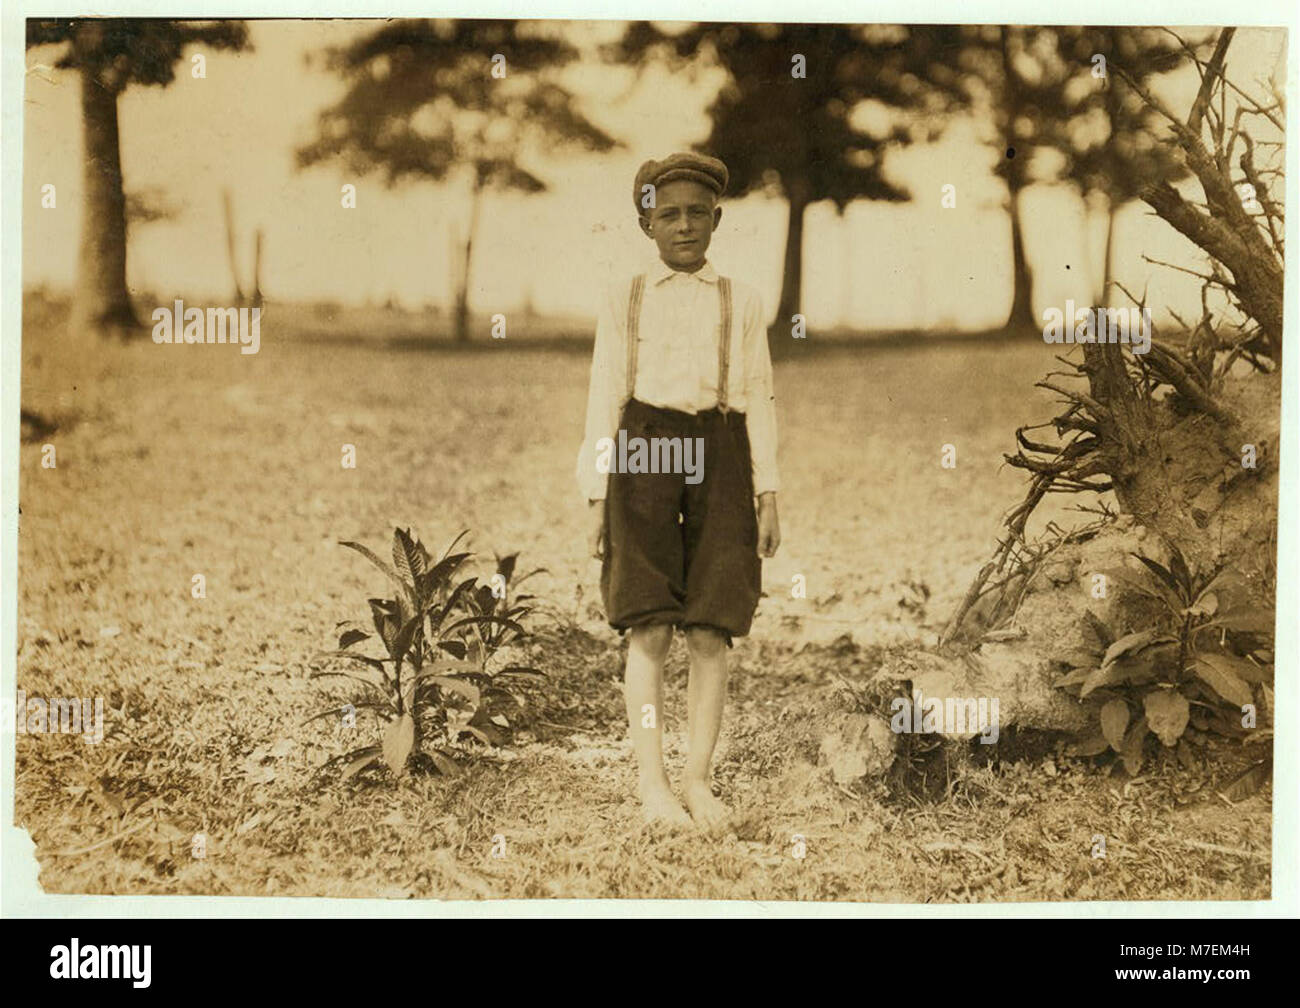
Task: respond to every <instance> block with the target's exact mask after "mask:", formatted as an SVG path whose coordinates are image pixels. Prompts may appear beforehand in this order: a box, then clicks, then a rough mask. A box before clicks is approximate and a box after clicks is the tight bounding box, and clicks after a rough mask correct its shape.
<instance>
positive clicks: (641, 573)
mask: <svg viewBox="0 0 1300 1008" xmlns="http://www.w3.org/2000/svg"><path fill="white" fill-rule="evenodd" d="M726 186H727V168H726V166H725V165H724V164H723V163H722V162H721V161H719V160H717V159H716V158H712V157H706V156H703V155H700V154H693V153H686V154H673V155H672V156H670V157H668V158H666V159H665V160H663V161H647V162H646V163H645V164H644V165H642V166H641V169H640V170H639V171H638V172H637V176H636V181H635V183H634V188H633V199H634V201H635V203H636V207H637V215H638V218H639V220H640V225H641V230H642V231H643V232H644V233H645V234H646V235H647V236H648V237H649V238H651V239H652V240H653V241H654V243H655V245H656V246H657V247H658V252H659V262H658V263H656V264H655V266H654V268H652V269H650V270H648V271H647V272H645V273H642V274H639V275H638V276H636V277H633V278H632V279H631V280H630V282H626V283H623V284H620V285H617V286H616V288H615V289H614V290H613V291H611V292H610V293H609V295H608V296H607V297H606V298H605V301H604V303H603V304H602V306H601V311H600V315H599V319H598V322H597V327H596V344H595V351H594V354H593V358H592V368H591V387H590V391H589V394H588V398H587V424H586V438H585V440H584V442H583V446H582V450H581V452H580V454H579V461H578V480H579V483H580V484H581V486H582V488H583V492H584V494H585V495H586V497H587V500H588V511H589V522H590V526H589V527H590V534H589V542H590V548H591V552H592V555H593V556H596V557H598V558H599V559H600V560H601V562H602V564H601V594H602V597H603V599H604V603H605V614H606V618H607V619H608V620H609V623H610V625H611V626H613V627H614V628H616V629H617V630H619V631H620V632H623V631H626V632H627V633H628V634H629V643H628V653H627V667H626V669H625V672H624V693H625V699H626V703H627V715H628V723H629V725H630V731H631V735H632V743H633V748H634V750H635V752H636V758H637V765H638V770H639V773H640V797H641V804H642V811H643V814H644V816H645V819H646V820H647V821H648V822H664V823H668V824H670V825H685V824H688V823H689V822H690V820H691V817H693V818H694V819H695V821H696V822H697V823H699V824H700V825H702V826H705V827H714V826H717V825H719V824H721V823H722V822H723V821H724V820H725V818H726V815H727V809H726V807H725V806H724V805H723V804H722V803H721V802H719V801H718V800H717V799H716V798H715V797H714V796H713V792H712V789H711V786H710V777H711V764H712V760H713V750H714V747H715V746H716V744H717V741H718V732H719V729H720V728H721V725H722V705H723V701H724V700H725V698H726V687H727V648H728V647H729V646H730V644H731V638H733V637H743V636H744V635H745V634H747V633H748V632H749V628H750V624H751V623H752V621H753V618H754V610H755V608H756V607H757V605H758V597H759V593H760V590H761V561H760V559H759V557H760V556H764V557H771V556H773V555H774V554H775V553H776V550H777V547H778V546H779V545H780V541H781V534H780V531H779V525H778V521H777V509H776V491H777V488H778V478H777V468H776V412H775V401H774V397H773V393H772V362H771V358H770V356H769V354H768V348H767V334H766V332H765V327H764V324H763V312H762V305H761V302H760V300H759V297H758V295H757V293H756V292H755V291H753V290H752V289H751V288H749V287H748V286H745V285H741V284H738V283H734V282H732V281H731V280H730V279H729V278H727V277H722V276H719V275H718V273H717V271H716V270H715V269H714V267H713V265H712V264H711V263H709V262H708V260H707V258H706V253H707V251H708V248H709V242H710V241H711V239H712V237H713V232H714V231H715V230H716V229H717V226H718V222H719V221H720V220H721V218H722V209H721V208H720V207H719V206H718V205H717V204H718V199H719V197H720V196H721V195H722V194H723V192H724V191H725V190H726ZM628 445H632V446H633V447H634V450H633V451H632V453H631V454H630V455H629V454H628V452H627V451H626V447H627V446H628ZM647 446H648V447H649V454H648V456H647V454H646V452H645V448H646V447H647ZM693 449H694V452H693ZM661 462H662V463H664V464H662V465H661V464H660V463H661ZM755 498H757V505H755ZM756 511H757V514H756V513H755V512H756ZM677 626H680V627H682V628H683V630H684V631H685V634H686V644H687V649H688V651H689V654H690V681H689V684H688V687H687V744H688V752H687V761H686V767H685V771H684V773H683V776H682V781H681V785H682V801H684V802H685V805H686V809H689V810H690V816H689V817H688V815H687V813H686V809H683V807H682V804H681V803H680V802H678V800H677V798H676V797H675V796H674V795H673V791H672V788H671V786H670V784H669V782H668V777H667V775H666V774H665V772H664V765H663V732H662V710H663V666H664V660H665V658H666V657H667V655H668V648H669V646H670V645H671V643H672V637H673V628H674V627H677Z"/></svg>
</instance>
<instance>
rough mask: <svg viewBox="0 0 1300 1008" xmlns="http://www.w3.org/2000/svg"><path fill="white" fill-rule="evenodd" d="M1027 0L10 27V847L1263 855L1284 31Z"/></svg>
mask: <svg viewBox="0 0 1300 1008" xmlns="http://www.w3.org/2000/svg"><path fill="white" fill-rule="evenodd" d="M1039 9H1040V11H1041V12H1042V17H1043V19H1044V20H1052V21H1055V20H1057V19H1060V18H1065V19H1066V20H1065V21H1064V22H1063V23H1059V24H1057V23H1051V24H1046V23H1045V24H1037V23H1023V22H1020V21H1011V22H1008V23H998V22H994V21H988V22H977V23H955V22H956V21H957V20H959V19H960V17H961V14H960V12H958V11H956V10H954V11H953V12H952V13H951V17H950V18H949V21H948V22H944V21H942V20H935V19H932V18H931V19H926V21H925V23H894V22H893V21H889V22H885V21H864V22H858V23H850V22H846V21H843V20H833V21H832V20H807V21H804V20H800V18H801V12H800V8H799V7H798V6H797V5H789V6H787V7H786V8H785V10H786V12H787V15H788V20H777V21H757V20H750V19H748V18H746V16H745V15H744V13H743V12H741V11H740V10H739V9H738V10H737V12H736V18H735V20H718V21H699V22H692V21H681V20H637V19H631V20H621V21H614V20H608V19H607V17H608V15H606V16H605V19H601V18H592V19H577V18H555V17H551V16H548V13H547V12H546V11H545V10H544V9H538V10H536V11H532V10H529V11H525V12H524V13H525V14H526V15H527V16H521V17H519V18H516V19H507V18H498V17H486V16H483V17H452V16H436V15H437V13H438V12H437V10H436V5H434V7H433V8H431V9H430V11H429V13H430V14H432V15H435V16H430V17H409V16H400V17H393V16H380V15H384V14H386V13H388V12H385V11H382V10H376V12H375V14H376V16H373V17H326V16H322V17H319V18H303V17H298V16H294V17H287V16H278V15H277V14H276V12H275V10H274V7H273V5H268V7H267V10H266V15H265V16H263V17H253V18H249V17H244V18H239V19H234V18H209V19H203V20H194V19H187V18H182V17H155V16H149V17H144V16H130V17H127V16H116V15H115V16H109V17H89V16H86V17H50V16H36V15H31V16H26V17H25V18H24V19H22V21H21V23H22V25H23V28H24V31H25V37H24V38H23V39H22V42H21V44H22V45H23V53H22V57H21V59H22V63H23V68H24V79H23V93H22V96H21V103H22V118H21V122H20V123H16V124H14V127H15V129H16V130H18V131H19V132H20V133H21V136H20V137H18V136H16V135H15V136H13V137H12V138H11V139H13V140H14V141H15V142H16V141H17V140H18V139H20V140H21V155H20V160H19V161H18V162H17V163H16V164H17V168H19V169H20V173H21V181H20V186H21V203H20V205H19V206H9V205H6V211H7V213H6V217H7V218H8V220H7V222H6V227H10V224H9V221H13V222H14V223H13V224H12V229H11V230H7V231H6V242H7V243H8V242H9V239H10V237H12V238H13V244H12V245H8V247H7V251H8V253H9V254H11V255H12V256H13V257H15V258H20V259H21V290H18V289H17V288H11V287H6V301H7V302H8V301H9V299H10V298H12V299H13V302H14V309H15V316H14V317H17V316H16V311H17V307H18V305H17V302H18V301H19V300H20V301H21V329H20V331H19V332H14V333H6V344H5V350H6V363H5V369H6V370H7V371H8V370H10V369H13V370H14V371H15V372H20V376H19V375H17V374H16V375H15V376H14V383H15V385H14V387H15V388H17V389H18V391H19V398H20V401H15V402H9V401H6V404H5V405H6V409H7V410H10V411H11V412H13V413H14V414H18V416H19V423H18V424H17V425H16V427H17V436H16V438H15V439H14V440H15V441H17V442H18V443H17V444H16V445H14V446H11V447H13V449H14V452H13V456H14V458H15V459H16V462H15V467H14V473H13V475H14V477H15V478H16V481H17V482H16V489H14V490H13V495H14V498H15V499H16V502H15V507H14V510H15V511H16V512H17V518H16V522H17V532H16V547H15V552H16V569H17V580H16V586H14V589H15V590H14V591H13V594H8V592H9V586H10V584H11V583H10V582H6V603H5V604H6V607H10V612H9V614H8V615H7V616H6V619H9V620H13V619H14V613H13V609H12V607H16V622H15V623H13V625H14V627H15V638H14V640H13V641H12V646H13V649H14V650H13V651H11V652H10V654H15V653H16V669H15V674H16V679H15V681H14V682H12V683H10V684H8V685H9V686H11V687H12V691H10V689H6V691H5V692H6V694H7V696H8V697H11V698H12V704H13V706H12V708H11V710H10V711H7V712H6V715H5V717H4V721H5V722H6V725H5V730H6V735H7V736H9V733H10V731H12V736H11V737H7V738H6V744H7V745H8V746H11V747H12V748H11V749H10V753H11V754H12V761H11V765H12V767H13V777H12V787H13V791H12V799H13V807H12V813H13V816H14V818H13V823H14V825H15V826H16V827H18V830H15V831H12V832H11V834H10V835H9V837H8V838H7V840H6V844H7V846H8V847H9V848H10V850H9V852H8V853H7V854H6V863H7V864H10V863H12V862H11V861H10V858H11V857H13V856H15V855H14V844H15V843H20V844H21V846H22V848H23V849H22V851H21V854H22V856H23V858H24V859H25V860H26V861H27V862H28V863H29V864H30V866H31V867H30V873H31V883H30V884H31V886H32V887H33V888H34V889H35V890H36V891H38V892H40V893H45V894H59V895H68V896H131V897H145V896H183V897H257V898H268V902H269V901H270V900H276V901H282V903H285V904H289V905H290V907H291V906H292V901H293V900H295V899H297V898H302V897H317V898H335V899H338V898H342V899H352V900H385V901H403V900H412V901H479V902H481V901H488V902H489V903H491V902H493V901H499V902H500V903H501V904H502V905H505V904H508V903H510V902H512V901H524V900H550V901H554V900H583V901H614V900H675V901H716V903H715V904H714V905H715V906H716V905H721V904H723V903H724V902H726V903H732V904H740V903H746V902H749V903H752V902H754V901H762V902H764V903H768V904H776V906H777V909H776V910H775V912H776V913H780V912H782V911H781V910H780V909H779V907H780V906H781V905H783V904H793V903H812V904H872V905H888V904H895V905H904V904H914V905H918V906H919V905H939V906H954V905H959V904H1086V903H1095V902H1106V903H1108V904H1111V905H1113V904H1115V903H1120V904H1128V903H1139V902H1144V901H1174V902H1176V903H1179V904H1182V903H1190V902H1193V901H1214V902H1219V901H1222V902H1225V903H1228V904H1235V905H1238V906H1240V905H1244V904H1246V903H1249V902H1252V901H1269V900H1271V899H1273V898H1275V896H1276V893H1275V890H1274V882H1275V880H1274V870H1273V869H1274V850H1275V847H1274V804H1273V800H1274V777H1273V758H1274V740H1275V737H1274V730H1275V693H1274V689H1275V676H1274V673H1275V666H1276V665H1279V664H1280V665H1281V666H1282V674H1283V676H1285V675H1287V674H1288V672H1289V674H1290V675H1291V676H1292V677H1294V674H1295V671H1296V669H1295V655H1294V654H1291V655H1285V654H1283V655H1278V654H1277V653H1275V648H1276V647H1277V636H1278V633H1279V626H1278V620H1279V614H1280V615H1281V616H1282V618H1283V621H1286V619H1287V616H1288V615H1289V618H1290V620H1294V611H1292V612H1290V613H1289V614H1288V613H1286V612H1285V611H1281V607H1280V606H1279V604H1278V598H1279V596H1278V576H1279V565H1280V564H1284V563H1285V560H1286V557H1285V556H1282V557H1281V559H1280V555H1279V535H1280V529H1281V528H1282V527H1283V526H1284V524H1285V523H1284V522H1282V521H1280V515H1281V512H1280V511H1279V489H1280V488H1281V487H1284V486H1285V485H1286V482H1287V481H1286V480H1285V479H1283V478H1282V469H1281V459H1282V443H1283V437H1284V435H1283V393H1282V389H1283V384H1282V357H1283V343H1284V339H1283V337H1284V329H1285V328H1286V326H1284V319H1283V316H1284V307H1283V305H1284V296H1283V290H1284V283H1283V277H1284V271H1285V257H1284V244H1285V240H1286V223H1285V215H1286V213H1287V211H1288V209H1289V208H1288V206H1287V202H1288V197H1289V196H1290V195H1291V193H1293V192H1294V181H1292V183H1291V186H1290V187H1288V185H1287V179H1286V169H1287V148H1286V144H1287V136H1286V124H1287V115H1288V109H1287V102H1288V82H1290V83H1291V86H1294V81H1295V73H1294V70H1293V69H1292V67H1291V64H1290V63H1289V60H1290V54H1289V28H1288V25H1287V23H1283V21H1281V20H1279V21H1278V23H1277V24H1276V25H1274V26H1269V25H1267V24H1250V25H1236V26H1234V23H1233V22H1234V20H1235V18H1234V17H1233V11H1232V10H1231V9H1229V8H1227V6H1226V5H1224V6H1223V7H1222V13H1221V16H1222V18H1223V21H1222V23H1214V24H1208V25H1202V24H1192V25H1189V24H1166V23H1150V24H1142V23H1138V24H1090V23H1076V22H1078V21H1080V20H1083V21H1087V20H1088V17H1087V12H1088V9H1087V8H1083V7H1077V6H1075V7H1072V8H1070V9H1069V10H1065V9H1062V10H1052V11H1048V10H1047V9H1046V7H1045V5H1039ZM178 13H180V14H185V15H192V14H193V13H195V12H194V11H178ZM321 13H322V14H327V13H328V11H327V10H322V12H321ZM701 13H703V12H701ZM714 13H715V12H714V11H713V10H712V9H710V16H713V15H714ZM1134 15H1135V16H1136V17H1138V18H1142V17H1144V15H1143V14H1141V12H1137V11H1135V12H1134ZM802 16H804V17H807V16H808V15H807V14H806V13H805V14H804V15H802ZM860 16H862V17H864V18H867V17H871V16H872V15H871V13H870V12H869V11H868V10H867V9H865V8H864V9H863V11H862V12H861V13H860ZM1094 16H1095V15H1094ZM18 44H19V43H18V40H17V39H15V38H13V37H7V40H6V55H14V54H15V51H16V49H17V46H18ZM1290 97H1292V98H1293V97H1294V95H1293V94H1292V95H1291V96H1290ZM1292 153H1294V152H1292ZM15 191H17V190H15ZM9 211H12V216H11V215H10V214H9ZM19 216H20V217H21V222H20V224H19V223H18V222H17V218H18V217H19ZM1292 299H1293V300H1294V291H1293V292H1292ZM1288 321H1289V324H1292V325H1293V324H1294V322H1295V316H1294V305H1292V312H1291V315H1290V316H1289V320H1288ZM1293 339H1294V337H1293ZM1290 406H1291V412H1289V413H1288V415H1287V420H1288V423H1290V424H1294V419H1295V416H1294V406H1295V403H1291V404H1290ZM1288 437H1289V435H1288ZM1289 447H1291V448H1294V442H1293V441H1291V442H1290V443H1289ZM9 478H10V474H9V473H8V472H7V473H6V480H9ZM1282 538H1283V539H1284V541H1285V539H1286V536H1285V531H1284V530H1283V533H1282ZM1291 541H1292V542H1293V541H1294V540H1291ZM1291 559H1292V560H1294V557H1292V558H1291ZM1292 639H1293V638H1292ZM8 647H9V642H6V649H8ZM6 660H8V659H6ZM1285 734H1286V732H1285V730H1284V732H1283V735H1284V736H1285ZM1294 783H1295V782H1294V779H1292V780H1291V781H1290V782H1289V785H1288V786H1289V787H1290V788H1291V790H1292V791H1294ZM1292 799H1294V794H1292ZM15 834H17V835H18V836H19V837H20V838H21V839H20V840H15ZM12 878H13V876H12V873H11V879H10V880H7V881H12ZM927 909H929V907H927ZM70 959H71V960H72V965H71V966H70V968H71V970H72V971H73V972H72V973H71V974H70V975H71V976H74V977H75V976H76V972H75V971H76V969H77V965H76V959H77V952H76V950H75V949H74V950H73V951H72V953H71V956H70ZM57 963H58V959H57V957H56V965H55V967H52V969H57V968H59V967H58V965H57ZM51 975H53V976H58V975H60V974H57V973H52V974H51ZM62 975H68V974H66V973H65V974H62Z"/></svg>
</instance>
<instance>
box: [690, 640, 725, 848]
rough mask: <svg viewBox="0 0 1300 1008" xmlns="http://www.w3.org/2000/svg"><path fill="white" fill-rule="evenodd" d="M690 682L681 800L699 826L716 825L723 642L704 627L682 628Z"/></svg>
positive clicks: (721, 811) (721, 812) (720, 808)
mask: <svg viewBox="0 0 1300 1008" xmlns="http://www.w3.org/2000/svg"><path fill="white" fill-rule="evenodd" d="M686 646H687V648H688V649H689V650H690V656H691V678H690V683H689V685H688V686H687V688H686V719H687V728H686V736H687V753H686V768H685V770H684V771H683V773H682V799H683V800H684V801H685V802H686V807H687V808H688V809H690V811H691V815H692V816H693V817H694V818H695V821H696V822H698V823H699V824H700V825H701V826H716V825H719V824H720V823H721V822H723V820H725V819H726V817H727V807H726V806H725V805H723V804H722V802H720V801H718V799H717V798H715V797H713V790H712V787H711V781H712V776H713V773H712V767H713V750H714V748H715V747H716V746H717V744H718V732H719V731H720V730H721V728H722V705H723V703H724V702H725V701H726V698H727V639H726V636H725V635H724V634H723V633H722V632H721V631H719V630H716V629H714V628H713V627H707V626H693V627H687V628H686Z"/></svg>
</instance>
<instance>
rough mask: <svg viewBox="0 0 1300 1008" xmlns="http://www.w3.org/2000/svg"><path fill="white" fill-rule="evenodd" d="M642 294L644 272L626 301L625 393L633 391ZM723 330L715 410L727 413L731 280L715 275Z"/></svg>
mask: <svg viewBox="0 0 1300 1008" xmlns="http://www.w3.org/2000/svg"><path fill="white" fill-rule="evenodd" d="M644 293H645V274H644V273H638V274H637V275H636V276H635V277H633V278H632V293H631V296H630V297H629V298H628V303H627V396H626V399H631V398H632V395H633V393H635V392H636V355H637V349H638V343H639V342H640V328H641V296H642V295H643V294H644ZM718 299H719V301H720V302H721V311H722V331H721V333H720V335H719V337H718V409H719V410H721V411H722V413H723V414H724V415H725V414H726V412H727V408H728V407H727V380H728V373H729V371H730V364H731V279H730V278H729V277H724V276H720V277H718ZM626 399H625V400H624V401H625V402H626Z"/></svg>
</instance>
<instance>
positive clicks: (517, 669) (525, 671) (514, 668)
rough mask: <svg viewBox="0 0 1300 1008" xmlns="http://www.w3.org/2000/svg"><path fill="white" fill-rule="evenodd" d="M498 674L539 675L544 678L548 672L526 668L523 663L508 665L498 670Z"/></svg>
mask: <svg viewBox="0 0 1300 1008" xmlns="http://www.w3.org/2000/svg"><path fill="white" fill-rule="evenodd" d="M497 675H498V676H538V677H540V678H542V679H545V678H546V673H545V672H543V671H542V670H541V669H535V668H524V667H523V666H522V665H507V666H506V667H505V668H503V669H502V670H501V671H500V672H498V673H497Z"/></svg>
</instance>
